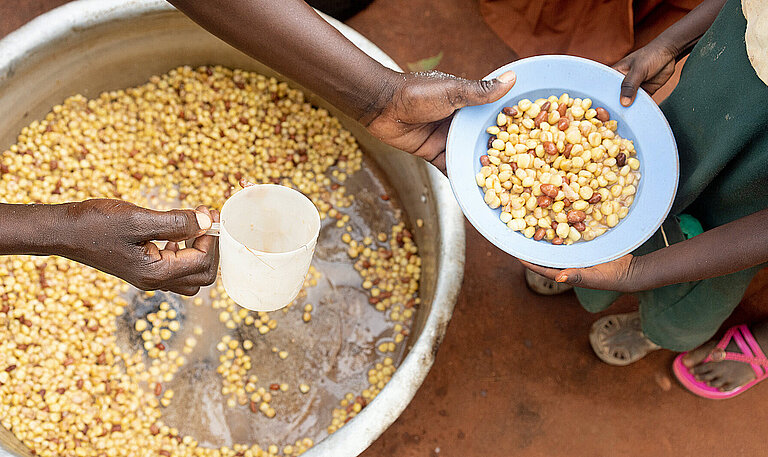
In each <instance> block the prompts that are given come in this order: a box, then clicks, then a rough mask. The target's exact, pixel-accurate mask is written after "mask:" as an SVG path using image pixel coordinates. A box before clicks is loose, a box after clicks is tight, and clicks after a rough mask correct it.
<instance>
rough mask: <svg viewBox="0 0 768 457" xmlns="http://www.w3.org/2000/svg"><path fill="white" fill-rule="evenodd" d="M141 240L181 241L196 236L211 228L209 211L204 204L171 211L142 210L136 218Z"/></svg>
mask: <svg viewBox="0 0 768 457" xmlns="http://www.w3.org/2000/svg"><path fill="white" fill-rule="evenodd" d="M138 220H139V224H138V225H139V226H138V227H136V229H137V230H138V232H139V237H140V238H141V241H151V240H158V241H159V240H167V241H182V240H188V239H192V238H196V237H198V236H200V235H202V234H203V233H204V232H205V231H206V230H208V229H209V228H211V223H212V222H213V220H212V218H211V213H210V211H208V208H206V207H205V206H199V207H197V209H196V210H195V211H192V210H191V209H174V210H171V211H154V210H144V211H143V214H142V215H141V216H140V217H139V218H138Z"/></svg>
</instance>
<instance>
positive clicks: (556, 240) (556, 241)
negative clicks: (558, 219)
mask: <svg viewBox="0 0 768 457" xmlns="http://www.w3.org/2000/svg"><path fill="white" fill-rule="evenodd" d="M552 244H554V245H556V246H559V245H561V244H563V239H562V238H560V237H559V236H556V237H554V238H552Z"/></svg>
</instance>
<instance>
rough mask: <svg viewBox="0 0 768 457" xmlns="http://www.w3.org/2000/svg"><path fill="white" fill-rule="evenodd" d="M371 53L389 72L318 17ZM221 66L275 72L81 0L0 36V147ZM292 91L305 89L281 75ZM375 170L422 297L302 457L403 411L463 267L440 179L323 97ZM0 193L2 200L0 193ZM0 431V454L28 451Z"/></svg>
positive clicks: (196, 33) (217, 45)
mask: <svg viewBox="0 0 768 457" xmlns="http://www.w3.org/2000/svg"><path fill="white" fill-rule="evenodd" d="M327 19H328V21H329V22H330V23H331V24H332V25H333V26H334V27H336V28H338V29H339V30H340V31H341V32H342V33H343V34H344V35H346V36H347V37H348V38H349V39H350V40H352V41H353V42H354V43H355V44H356V45H357V46H359V47H360V48H361V49H363V50H364V51H366V52H367V53H368V54H370V55H371V56H372V57H374V58H375V59H377V60H378V61H380V62H382V63H383V64H385V65H387V66H389V67H390V68H393V69H397V70H399V68H398V67H397V65H396V64H395V63H394V62H393V61H392V60H391V59H390V58H389V57H388V56H387V55H386V54H384V53H383V52H382V51H381V50H380V49H378V48H377V47H376V46H374V45H373V44H372V43H370V42H369V41H368V40H366V39H365V38H364V37H362V36H361V35H360V34H358V33H357V32H355V31H354V30H352V29H350V28H349V27H347V26H345V25H343V24H341V23H339V22H337V21H335V20H333V19H330V18H327ZM204 64H221V65H225V66H229V67H233V68H242V69H247V70H253V71H257V72H260V73H262V74H265V75H270V76H276V77H277V78H278V79H282V80H285V78H283V77H281V76H280V75H277V74H276V73H275V72H274V71H272V70H271V69H269V68H268V67H266V66H265V65H263V64H261V63H259V62H257V61H255V60H253V59H251V58H249V57H247V56H246V55H244V54H242V53H240V52H239V51H237V50H235V49H234V48H232V47H230V46H229V45H227V44H226V43H224V42H222V41H220V40H219V39H217V38H215V37H213V36H212V35H210V34H208V33H207V32H206V31H204V30H203V29H201V28H200V27H198V26H197V25H196V24H194V23H193V22H192V21H190V20H189V19H187V18H186V17H185V16H184V15H182V14H181V13H179V12H178V11H176V10H174V9H173V8H172V7H170V6H169V5H168V4H166V3H164V2H162V1H159V0H134V1H127V2H126V1H123V0H80V1H76V2H72V3H69V4H68V5H66V6H63V7H60V8H58V9H56V10H54V11H51V12H49V13H47V14H44V15H42V16H40V17H39V18H37V19H35V20H34V21H32V22H30V23H29V24H27V25H26V26H24V27H22V28H21V29H19V30H18V31H16V32H14V33H12V34H11V35H8V36H7V37H6V38H5V39H3V40H2V41H0V112H2V113H3V122H2V123H0V148H2V149H5V148H7V147H8V146H9V145H10V144H12V143H13V142H14V139H15V137H16V135H17V134H18V132H19V130H20V129H21V128H22V127H24V126H25V125H27V124H29V123H30V122H31V121H32V120H34V119H40V118H42V117H43V116H44V115H45V113H46V112H48V110H49V109H50V108H51V106H53V105H55V104H57V103H60V102H61V101H62V100H63V99H64V98H65V97H67V96H69V95H72V94H76V93H81V94H83V95H85V96H87V97H93V96H95V95H97V94H99V93H100V92H102V91H105V90H112V89H118V88H124V87H129V86H133V85H137V84H140V83H142V82H144V81H146V80H147V79H148V77H149V76H151V75H153V74H161V73H164V72H166V71H168V70H169V69H172V68H174V67H176V66H179V65H192V66H196V65H204ZM289 83H291V84H292V85H293V86H294V87H297V88H301V89H302V90H304V91H305V92H306V93H308V94H310V95H311V92H310V91H307V90H306V89H305V88H303V87H301V86H299V85H297V84H294V83H292V82H290V81H289ZM311 100H312V102H313V103H314V104H316V105H319V106H322V107H325V108H328V109H329V110H330V111H331V112H332V113H334V114H335V115H336V116H338V117H339V118H340V119H341V121H342V123H343V124H344V126H345V127H346V128H347V129H349V130H350V131H351V132H352V133H353V134H354V135H355V136H356V137H357V139H358V141H359V143H360V146H361V148H362V149H363V151H364V152H365V153H366V154H367V155H368V156H369V157H371V158H373V160H374V161H375V162H376V163H377V164H378V165H379V166H380V168H381V169H382V170H384V174H385V175H386V177H387V180H388V181H389V183H390V184H391V185H392V186H393V187H394V188H395V189H396V192H397V194H398V197H399V200H400V202H401V204H402V206H403V208H404V209H405V211H406V213H407V215H408V218H409V219H410V220H411V221H414V220H416V219H423V220H424V221H425V224H424V226H423V227H421V228H415V227H414V228H415V235H416V239H417V243H418V245H419V249H420V254H421V256H422V258H423V268H422V277H421V290H420V294H421V297H422V300H423V304H422V306H421V307H420V308H419V310H418V312H417V314H416V317H415V320H414V323H413V328H412V333H411V338H410V343H409V347H408V348H407V350H408V352H407V355H406V357H405V358H404V359H403V361H402V363H401V364H400V366H399V368H398V370H397V372H396V373H395V375H394V376H393V378H392V380H391V381H390V382H389V384H388V385H387V386H386V388H384V390H383V391H382V392H381V393H380V394H379V395H378V397H376V399H375V400H374V401H373V402H372V403H371V404H370V405H368V406H367V407H366V408H365V409H364V410H363V412H362V413H360V414H359V415H358V416H357V417H356V418H355V419H354V420H352V421H351V422H349V423H348V424H347V425H346V426H344V427H343V428H341V429H340V430H339V431H337V432H336V433H334V434H333V435H331V436H330V437H328V438H327V439H325V440H323V441H322V442H320V443H319V444H317V445H316V446H315V447H313V448H312V449H310V450H309V451H308V452H307V453H306V454H305V455H307V456H308V457H318V456H329V457H330V456H333V457H345V456H356V455H358V454H360V453H361V452H362V451H363V450H364V449H365V448H366V447H368V446H369V445H370V444H371V443H372V442H373V441H374V440H375V439H376V438H377V437H378V436H379V435H381V433H383V432H384V430H386V428H387V427H389V426H390V425H391V424H392V423H393V422H394V421H395V419H396V418H397V417H398V416H399V415H400V414H401V413H402V411H403V410H404V409H405V407H406V406H407V405H408V403H409V402H410V401H411V399H412V398H413V396H414V395H415V393H416V391H417V389H418V388H419V386H420V385H421V383H422V382H423V380H424V378H425V377H426V375H427V372H428V371H429V369H430V367H431V366H432V363H433V361H434V357H435V354H436V352H437V349H438V346H439V345H440V342H441V340H442V338H443V335H444V333H445V329H446V326H447V324H448V321H449V320H450V317H451V314H452V311H453V306H454V304H455V301H456V297H457V294H458V291H459V288H460V286H461V281H462V275H463V270H464V224H463V217H462V214H461V212H460V210H459V208H458V206H457V204H456V203H455V201H454V199H453V195H452V193H451V190H450V186H449V184H448V181H447V179H446V178H445V177H444V176H443V175H441V174H440V173H439V172H438V171H437V170H436V169H434V168H433V167H431V166H430V165H428V164H426V163H425V162H423V161H422V160H420V159H415V158H413V157H410V156H409V155H407V154H404V153H402V152H400V151H397V150H395V149H393V148H390V147H388V146H386V145H384V144H382V143H381V142H379V141H378V140H376V139H375V138H373V137H372V136H371V135H369V134H368V133H367V132H366V131H365V129H364V128H363V127H362V126H360V125H359V124H358V123H356V122H355V121H354V120H352V119H350V118H348V117H346V116H344V115H343V114H341V113H340V112H338V110H336V109H334V108H333V107H332V106H330V105H328V104H327V103H326V102H325V101H324V100H322V99H320V98H318V97H314V96H312V98H311ZM0 198H2V197H0ZM29 455H30V453H29V451H28V450H27V449H26V448H25V447H24V446H23V445H21V443H19V442H18V440H16V438H15V437H13V435H12V434H11V433H10V432H8V431H7V430H5V429H3V428H1V427H0V457H10V456H29Z"/></svg>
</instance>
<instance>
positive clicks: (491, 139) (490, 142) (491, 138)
mask: <svg viewBox="0 0 768 457" xmlns="http://www.w3.org/2000/svg"><path fill="white" fill-rule="evenodd" d="M495 139H496V137H495V136H492V137H490V138H488V145H487V146H488V147H487V148H485V149H491V148H492V147H493V140H495Z"/></svg>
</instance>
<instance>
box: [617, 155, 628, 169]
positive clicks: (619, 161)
mask: <svg viewBox="0 0 768 457" xmlns="http://www.w3.org/2000/svg"><path fill="white" fill-rule="evenodd" d="M626 163H627V155H626V154H624V153H623V152H620V153H619V154H618V155H617V156H616V165H618V166H619V167H623V166H624V165H625V164H626Z"/></svg>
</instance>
